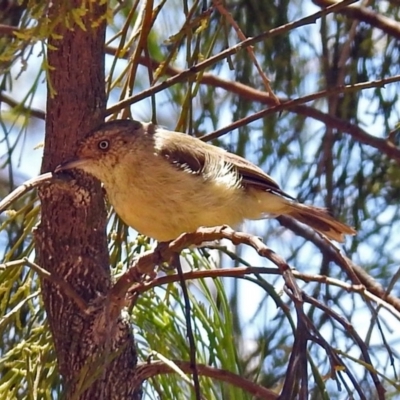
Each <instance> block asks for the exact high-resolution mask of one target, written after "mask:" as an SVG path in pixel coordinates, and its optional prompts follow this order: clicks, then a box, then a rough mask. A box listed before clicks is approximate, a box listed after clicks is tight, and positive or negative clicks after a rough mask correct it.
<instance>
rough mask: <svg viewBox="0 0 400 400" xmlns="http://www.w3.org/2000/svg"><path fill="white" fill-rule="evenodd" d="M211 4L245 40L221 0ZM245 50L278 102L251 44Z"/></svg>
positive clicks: (243, 38)
mask: <svg viewBox="0 0 400 400" xmlns="http://www.w3.org/2000/svg"><path fill="white" fill-rule="evenodd" d="M213 4H214V7H215V8H216V9H217V10H218V11H219V13H220V14H221V15H222V16H224V17H225V18H226V20H227V21H228V22H229V23H230V24H231V25H232V26H233V28H234V29H235V31H236V33H237V35H238V37H239V39H240V40H242V41H244V40H246V36H245V35H244V33H243V32H242V30H241V29H240V27H239V25H238V24H237V22H236V21H235V20H234V19H233V17H232V14H231V13H230V12H229V11H227V10H226V8H225V7H224V5H223V4H222V0H213ZM246 50H247V52H248V54H249V57H250V58H251V60H252V61H253V64H254V66H255V67H256V69H257V71H258V73H259V74H260V77H261V80H262V81H263V83H264V86H265V89H266V90H267V93H268V95H269V97H271V99H272V100H273V102H274V104H279V103H280V101H279V99H278V97H277V96H276V94H275V93H274V92H273V90H272V88H271V85H270V82H271V81H270V79H268V77H267V76H266V75H265V73H264V71H263V70H262V68H261V66H260V64H259V62H258V61H257V58H256V56H255V54H254V48H253V46H249V47H247V49H246Z"/></svg>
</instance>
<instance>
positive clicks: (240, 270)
mask: <svg viewBox="0 0 400 400" xmlns="http://www.w3.org/2000/svg"><path fill="white" fill-rule="evenodd" d="M357 267H358V266H357ZM358 268H361V267H358ZM0 269H1V264H0ZM364 273H366V272H365V271H364ZM252 274H254V275H260V274H264V275H281V271H280V270H279V269H278V268H266V267H236V268H222V269H205V270H198V271H189V272H185V273H184V274H183V278H184V279H185V281H188V280H194V279H205V278H212V279H217V278H245V277H246V276H247V275H252ZM292 274H293V276H294V277H295V278H296V279H300V280H302V281H303V282H307V283H309V282H317V283H321V284H324V285H331V286H336V287H339V288H341V289H344V290H346V292H349V293H358V294H360V295H361V296H364V297H366V298H368V299H369V300H371V301H373V302H375V303H376V304H378V305H379V306H381V307H383V308H385V309H386V310H387V311H389V312H390V313H391V314H392V315H393V316H394V317H395V318H397V319H398V320H400V310H397V309H396V307H394V306H393V305H391V304H389V303H388V302H387V301H386V300H385V298H387V294H386V295H385V298H383V299H382V298H381V297H378V296H376V295H375V294H373V293H371V292H370V291H369V290H367V289H366V288H365V286H364V285H354V284H350V283H346V282H344V281H341V280H339V279H335V278H331V277H328V276H326V275H318V274H313V275H310V274H307V273H302V272H300V271H297V270H292ZM179 281H180V278H179V275H177V274H173V275H166V276H160V277H157V278H155V279H152V280H150V281H145V282H137V283H134V284H133V285H132V286H131V287H130V288H129V290H128V292H127V297H128V298H132V297H136V296H138V295H140V294H142V293H145V292H147V291H148V290H150V289H153V288H155V287H159V286H163V285H168V284H171V283H174V282H179Z"/></svg>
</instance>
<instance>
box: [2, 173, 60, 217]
mask: <svg viewBox="0 0 400 400" xmlns="http://www.w3.org/2000/svg"><path fill="white" fill-rule="evenodd" d="M52 178H53V174H52V173H51V172H47V173H45V174H42V175H39V176H36V177H35V178H32V179H29V180H28V181H26V182H24V183H23V184H22V185H20V186H18V187H17V188H16V189H15V190H13V191H12V192H11V193H10V194H8V195H7V196H6V197H4V199H3V200H1V201H0V214H1V213H2V212H3V211H4V210H5V209H6V208H7V207H9V206H10V205H11V204H12V203H13V202H14V201H16V200H18V199H19V198H20V197H21V196H22V195H24V194H25V193H27V192H29V191H30V190H32V189H34V188H36V187H38V186H40V185H43V184H44V183H47V182H49V181H50V180H51V179H52Z"/></svg>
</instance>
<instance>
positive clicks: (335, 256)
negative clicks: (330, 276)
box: [277, 216, 400, 312]
mask: <svg viewBox="0 0 400 400" xmlns="http://www.w3.org/2000/svg"><path fill="white" fill-rule="evenodd" d="M277 219H278V221H279V222H280V223H281V224H282V225H283V226H285V227H286V228H289V229H291V230H292V231H293V232H295V233H296V234H297V235H299V236H302V237H303V238H305V239H307V240H309V241H310V242H311V243H313V244H314V245H315V246H316V247H318V248H319V249H320V251H321V253H322V254H323V255H324V256H326V257H327V258H328V259H329V260H332V261H333V262H335V263H336V264H337V265H339V266H340V267H341V268H343V269H344V270H347V268H348V267H350V268H351V270H352V271H353V272H354V274H355V275H356V276H357V279H358V280H359V282H360V283H361V284H362V285H364V286H365V287H366V288H367V290H368V292H370V293H372V294H373V295H374V296H376V297H377V298H379V299H381V300H383V301H385V302H386V303H388V304H390V305H391V306H393V307H394V309H395V310H396V311H397V312H400V299H399V298H397V297H395V296H392V295H390V294H389V293H388V292H387V291H386V290H385V289H384V288H383V286H382V285H380V284H379V283H378V282H377V281H376V280H375V279H374V278H372V276H371V275H369V274H368V273H367V272H366V271H365V269H363V268H362V267H360V266H359V265H357V264H355V263H354V262H353V261H351V260H350V259H349V258H348V257H346V256H344V255H339V253H338V251H337V249H336V248H335V247H334V246H333V245H332V244H331V243H330V242H328V241H326V240H324V238H322V237H321V236H319V235H317V234H315V233H314V232H312V231H311V230H310V229H306V228H303V226H301V225H300V224H299V223H297V222H296V221H295V220H293V219H292V218H289V217H285V216H280V217H278V218H277ZM372 300H373V299H372ZM373 301H376V300H373Z"/></svg>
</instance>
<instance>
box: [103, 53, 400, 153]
mask: <svg viewBox="0 0 400 400" xmlns="http://www.w3.org/2000/svg"><path fill="white" fill-rule="evenodd" d="M106 52H107V53H108V54H112V55H115V54H116V52H117V49H115V48H112V47H107V48H106ZM139 62H140V63H141V64H142V65H144V66H147V67H148V68H152V69H153V70H157V69H158V68H159V67H160V65H161V63H159V62H157V61H155V60H150V61H149V60H148V59H146V58H144V57H141V58H140V59H139ZM164 71H165V73H166V74H167V75H169V76H178V75H179V74H181V73H182V72H183V70H181V69H179V68H174V67H171V66H164ZM393 78H395V80H393ZM396 81H400V76H397V77H390V78H388V80H386V79H385V80H381V81H374V84H373V85H372V86H370V87H374V85H376V86H382V85H385V84H387V83H392V82H396ZM199 83H201V84H204V85H211V86H214V87H217V88H221V89H224V90H226V91H228V92H230V93H232V94H235V95H237V96H240V97H241V98H242V99H246V100H248V101H252V102H255V101H258V102H260V103H262V104H267V105H274V101H273V100H272V99H271V98H270V97H269V96H268V94H267V93H265V92H263V91H260V90H257V89H254V88H252V87H250V86H247V85H244V84H243V83H240V82H234V81H228V80H225V79H222V78H220V77H218V76H215V75H213V74H210V73H204V74H202V75H201V77H199ZM363 84H369V82H366V83H363ZM364 88H366V87H364ZM331 90H332V89H331ZM336 90H337V91H336ZM340 90H342V91H340ZM340 90H338V89H335V92H334V93H332V92H331V94H329V91H326V92H319V94H318V97H317V98H320V97H325V96H329V95H336V94H338V93H346V92H347V91H353V90H354V87H353V85H349V86H342V87H341V89H340ZM309 96H313V95H309ZM309 96H306V97H301V98H299V99H296V100H289V99H285V98H280V99H279V101H280V103H281V106H280V108H279V109H276V108H274V107H272V108H269V109H268V110H266V111H263V114H262V115H261V116H258V117H257V119H258V118H262V117H263V116H266V115H268V114H273V113H277V112H282V111H283V110H285V111H291V112H294V113H297V114H300V115H304V116H306V117H310V118H313V119H315V120H317V121H320V122H322V123H324V124H325V125H327V126H329V127H331V128H335V129H337V130H339V131H341V132H343V133H347V134H349V135H350V136H351V137H352V138H353V139H354V140H357V141H358V142H360V143H362V144H365V145H367V146H371V147H373V148H375V149H377V150H379V151H380V152H382V153H383V154H386V155H387V156H388V157H389V158H391V159H394V160H397V161H400V149H399V148H397V147H396V146H395V145H394V144H393V143H392V142H391V141H390V140H386V139H382V138H379V137H376V136H373V135H371V134H369V133H368V132H366V131H365V130H364V129H362V128H360V127H359V126H357V125H354V124H352V123H351V122H349V121H345V120H343V119H340V118H338V117H335V116H332V115H329V114H326V113H324V112H322V111H319V110H317V109H315V108H313V107H310V106H306V105H304V104H301V103H305V102H307V101H311V100H313V99H312V98H311V99H310V97H309ZM294 101H296V103H293V102H294ZM240 121H241V122H240V123H239V124H238V125H236V123H234V124H231V125H229V126H227V127H225V128H222V129H220V130H218V131H214V132H211V133H210V134H208V135H205V136H203V137H202V138H201V139H202V140H205V141H208V140H212V139H214V138H215V137H218V136H221V135H223V134H225V133H227V132H229V131H231V130H233V129H235V128H237V127H239V126H243V125H244V124H246V123H249V122H247V121H248V120H247V119H242V120H240ZM250 122H251V121H250Z"/></svg>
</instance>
